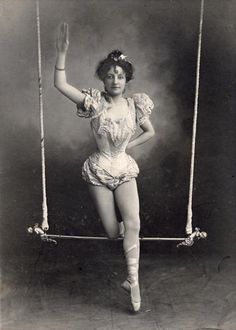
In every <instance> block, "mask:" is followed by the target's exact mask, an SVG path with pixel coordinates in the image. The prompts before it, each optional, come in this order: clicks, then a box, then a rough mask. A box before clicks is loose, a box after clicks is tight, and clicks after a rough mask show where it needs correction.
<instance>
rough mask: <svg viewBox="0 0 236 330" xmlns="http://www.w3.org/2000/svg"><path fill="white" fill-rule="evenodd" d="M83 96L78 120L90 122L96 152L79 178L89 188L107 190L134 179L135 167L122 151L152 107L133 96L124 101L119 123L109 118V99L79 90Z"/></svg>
mask: <svg viewBox="0 0 236 330" xmlns="http://www.w3.org/2000/svg"><path fill="white" fill-rule="evenodd" d="M82 92H83V93H84V94H85V100H84V105H83V107H79V106H77V115H78V116H79V117H85V118H90V119H91V121H90V124H91V129H92V131H93V134H94V137H95V140H96V143H97V148H98V150H97V151H96V152H94V153H93V154H92V155H91V156H90V157H89V158H88V159H87V160H86V161H85V163H84V165H83V168H82V177H83V179H84V180H85V181H86V182H89V183H91V184H93V185H98V186H106V187H108V188H109V189H111V190H114V189H116V188H117V187H118V186H119V185H120V184H122V183H123V182H126V181H130V180H131V179H132V178H135V177H137V175H138V173H139V168H138V165H137V164H136V162H135V160H134V159H133V158H132V157H131V156H129V155H128V154H127V153H126V152H125V149H126V147H127V145H128V143H129V141H130V138H131V136H132V135H133V134H134V133H135V130H136V128H137V125H142V124H143V123H144V121H145V120H146V119H147V118H148V117H149V115H150V114H151V111H152V109H153V107H154V105H153V102H152V101H151V99H150V98H149V96H148V95H146V94H144V93H140V94H134V95H133V96H132V97H128V98H126V100H127V104H128V113H127V115H126V116H124V117H123V118H120V119H119V120H113V119H111V118H110V117H109V113H108V111H107V110H108V108H109V107H110V102H109V98H110V97H109V96H108V94H107V93H106V92H100V91H99V90H97V89H93V88H91V89H89V90H82Z"/></svg>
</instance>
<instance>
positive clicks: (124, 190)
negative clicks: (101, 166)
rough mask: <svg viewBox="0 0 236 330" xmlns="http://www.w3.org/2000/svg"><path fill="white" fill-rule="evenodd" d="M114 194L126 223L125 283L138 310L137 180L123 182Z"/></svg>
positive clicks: (124, 243)
mask: <svg viewBox="0 0 236 330" xmlns="http://www.w3.org/2000/svg"><path fill="white" fill-rule="evenodd" d="M114 194H115V199H116V203H117V206H118V207H119V210H120V213H121V216H122V219H123V221H124V225H125V236H124V241H123V247H124V252H125V256H126V262H127V267H128V279H127V281H126V282H125V283H124V284H125V286H126V288H127V290H130V293H131V302H132V305H133V308H134V310H135V311H138V310H139V308H140V303H141V298H140V291H139V283H138V268H139V251H140V248H139V230H140V218H139V197H138V190H137V184H136V180H135V179H132V180H131V181H129V182H125V183H123V184H122V185H120V186H119V187H118V188H117V189H116V190H115V192H114Z"/></svg>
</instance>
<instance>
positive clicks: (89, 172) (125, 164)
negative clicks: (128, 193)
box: [82, 152, 139, 190]
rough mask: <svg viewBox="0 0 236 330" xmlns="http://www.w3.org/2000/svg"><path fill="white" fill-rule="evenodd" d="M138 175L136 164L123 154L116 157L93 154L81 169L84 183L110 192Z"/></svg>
mask: <svg viewBox="0 0 236 330" xmlns="http://www.w3.org/2000/svg"><path fill="white" fill-rule="evenodd" d="M138 174H139V168H138V165H137V163H136V162H135V160H134V159H133V158H132V157H131V156H130V155H128V154H126V153H125V152H124V153H121V154H118V155H116V156H107V155H103V154H101V153H99V152H95V153H93V154H92V155H91V156H90V157H89V158H88V159H87V160H86V161H85V162H84V164H83V167H82V178H83V179H84V180H85V181H86V182H88V183H90V184H93V185H96V186H105V187H107V188H109V189H110V190H115V189H116V188H117V187H118V186H119V185H121V184H122V183H124V182H128V181H130V180H131V179H133V178H136V177H137V176H138Z"/></svg>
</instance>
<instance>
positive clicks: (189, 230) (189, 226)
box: [185, 0, 204, 234]
mask: <svg viewBox="0 0 236 330" xmlns="http://www.w3.org/2000/svg"><path fill="white" fill-rule="evenodd" d="M203 14H204V0H201V13H200V24H199V35H198V54H197V69H196V86H195V101H194V117H193V136H192V151H191V167H190V183H189V200H188V216H187V223H186V227H185V231H186V234H191V233H192V231H193V228H192V216H193V211H192V203H193V177H194V161H195V144H196V132H197V116H198V96H199V78H200V64H201V46H202V25H203Z"/></svg>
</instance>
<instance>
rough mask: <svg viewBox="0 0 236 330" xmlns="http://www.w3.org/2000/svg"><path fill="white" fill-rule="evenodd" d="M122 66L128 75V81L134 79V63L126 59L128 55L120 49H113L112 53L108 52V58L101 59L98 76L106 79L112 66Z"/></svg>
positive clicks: (97, 71) (97, 70)
mask: <svg viewBox="0 0 236 330" xmlns="http://www.w3.org/2000/svg"><path fill="white" fill-rule="evenodd" d="M116 65H118V66H120V67H121V68H122V69H123V70H124V72H125V75H126V82H128V81H130V80H131V79H133V74H134V67H133V65H132V64H131V63H130V62H129V61H127V60H126V56H125V55H124V54H123V53H122V52H121V51H120V50H117V49H116V50H113V51H112V52H111V53H110V54H108V56H107V58H105V59H104V60H102V61H100V62H99V63H98V66H97V69H96V75H97V77H98V78H99V79H100V80H102V81H104V79H105V77H106V74H107V72H108V71H109V70H110V68H111V67H112V66H116Z"/></svg>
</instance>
